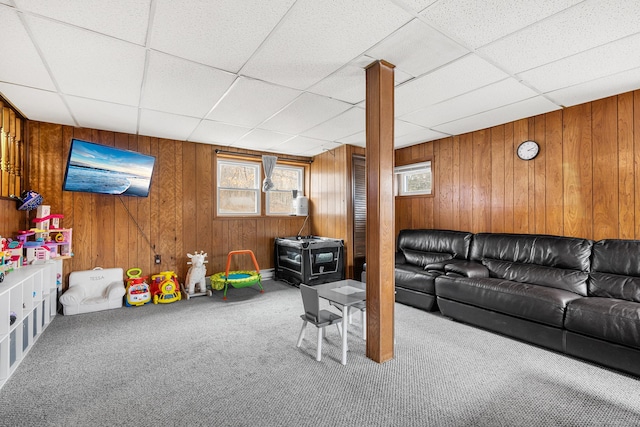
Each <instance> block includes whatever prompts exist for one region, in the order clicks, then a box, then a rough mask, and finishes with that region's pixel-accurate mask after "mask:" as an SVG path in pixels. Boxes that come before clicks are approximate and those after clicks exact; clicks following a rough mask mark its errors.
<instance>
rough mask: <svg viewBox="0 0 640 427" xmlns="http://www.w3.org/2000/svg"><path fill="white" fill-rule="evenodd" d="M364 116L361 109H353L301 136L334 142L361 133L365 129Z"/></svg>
mask: <svg viewBox="0 0 640 427" xmlns="http://www.w3.org/2000/svg"><path fill="white" fill-rule="evenodd" d="M365 121H366V116H365V112H364V110H363V109H362V108H358V107H353V108H351V109H349V110H347V111H345V112H344V113H342V114H340V115H339V116H336V117H334V118H332V119H330V120H327V121H326V122H324V123H322V124H320V125H318V126H316V127H314V128H312V129H309V130H308V131H306V132H304V133H303V134H302V135H303V136H308V137H310V138H317V139H323V140H325V141H336V140H338V139H340V138H343V137H345V136H349V135H353V134H354V133H356V132H362V131H363V130H364V127H365Z"/></svg>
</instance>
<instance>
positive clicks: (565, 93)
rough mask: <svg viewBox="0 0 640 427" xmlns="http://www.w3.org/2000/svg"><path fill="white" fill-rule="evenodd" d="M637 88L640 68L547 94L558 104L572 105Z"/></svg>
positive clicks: (639, 82) (639, 80)
mask: <svg viewBox="0 0 640 427" xmlns="http://www.w3.org/2000/svg"><path fill="white" fill-rule="evenodd" d="M636 89H640V68H635V69H633V70H628V71H625V72H622V73H618V74H614V75H611V76H606V77H602V78H599V79H596V80H592V81H590V82H586V83H581V84H579V85H576V86H571V87H567V88H564V89H559V90H556V91H553V92H549V93H547V94H545V96H547V97H548V98H550V99H551V100H553V101H554V102H556V103H557V104H558V105H563V106H565V107H570V106H572V105H578V104H582V103H585V102H589V101H593V100H594V99H601V98H606V97H608V96H613V95H617V94H619V93H625V92H629V91H632V90H636Z"/></svg>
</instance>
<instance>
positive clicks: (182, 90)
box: [142, 52, 236, 118]
mask: <svg viewBox="0 0 640 427" xmlns="http://www.w3.org/2000/svg"><path fill="white" fill-rule="evenodd" d="M186 76H188V78H185V77H186ZM235 78H236V76H235V74H231V73H227V72H226V71H220V70H217V69H215V68H211V67H208V66H206V65H202V64H197V63H195V62H191V61H186V60H184V59H180V58H176V57H174V56H170V55H165V54H163V53H158V52H151V53H150V56H149V65H148V70H147V77H146V81H145V86H144V93H143V96H142V106H143V107H144V108H149V109H152V110H159V111H164V112H167V113H176V114H181V115H184V116H192V117H198V118H202V117H204V116H205V115H206V114H207V113H208V112H209V111H210V110H211V108H212V107H213V106H214V105H215V103H216V102H217V101H218V100H219V99H220V97H221V96H222V95H223V94H224V93H225V92H226V91H227V89H229V86H231V84H232V83H233V81H234V80H235Z"/></svg>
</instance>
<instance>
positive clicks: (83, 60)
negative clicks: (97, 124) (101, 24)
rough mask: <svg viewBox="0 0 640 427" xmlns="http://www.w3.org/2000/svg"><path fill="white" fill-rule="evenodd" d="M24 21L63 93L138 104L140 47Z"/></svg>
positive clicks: (141, 68)
mask: <svg viewBox="0 0 640 427" xmlns="http://www.w3.org/2000/svg"><path fill="white" fill-rule="evenodd" d="M28 22H29V26H30V27H31V30H32V32H33V34H34V37H35V39H36V40H37V41H38V44H39V46H40V48H41V50H42V52H43V54H44V57H45V59H46V61H47V63H48V64H49V67H50V69H51V71H52V72H53V75H54V76H55V80H56V82H57V83H58V85H59V87H60V90H61V91H62V92H63V93H66V94H68V95H77V96H82V97H85V98H94V99H100V100H102V101H106V102H114V103H118V104H126V105H138V100H139V98H140V87H141V85H142V74H143V71H144V58H145V51H144V48H142V47H140V46H137V45H134V44H130V43H126V42H123V41H120V40H116V39H113V38H110V37H106V36H102V35H99V34H96V33H92V32H89V31H86V30H80V29H77V28H73V27H69V26H67V25H64V24H58V23H54V22H51V21H47V20H44V19H40V18H33V17H29V18H28Z"/></svg>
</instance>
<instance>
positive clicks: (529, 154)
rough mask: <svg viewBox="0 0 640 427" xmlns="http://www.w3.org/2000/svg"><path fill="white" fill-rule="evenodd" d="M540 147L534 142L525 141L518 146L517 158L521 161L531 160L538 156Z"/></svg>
mask: <svg viewBox="0 0 640 427" xmlns="http://www.w3.org/2000/svg"><path fill="white" fill-rule="evenodd" d="M539 151H540V146H539V145H538V143H537V142H535V141H525V142H523V143H522V144H520V145H519V146H518V157H520V158H521V159H522V160H531V159H533V158H535V157H536V156H537V155H538V152H539Z"/></svg>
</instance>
